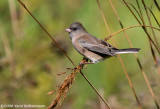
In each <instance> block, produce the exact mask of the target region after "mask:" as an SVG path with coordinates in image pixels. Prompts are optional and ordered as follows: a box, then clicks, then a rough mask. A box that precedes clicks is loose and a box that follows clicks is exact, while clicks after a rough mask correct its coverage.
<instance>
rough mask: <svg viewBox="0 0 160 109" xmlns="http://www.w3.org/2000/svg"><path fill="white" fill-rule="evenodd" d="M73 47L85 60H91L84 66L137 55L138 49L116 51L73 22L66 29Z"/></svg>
mask: <svg viewBox="0 0 160 109" xmlns="http://www.w3.org/2000/svg"><path fill="white" fill-rule="evenodd" d="M66 31H67V32H69V35H70V37H71V40H72V44H73V46H74V47H75V48H76V50H77V51H78V52H79V53H80V54H81V55H83V56H84V57H85V58H87V59H89V60H91V62H86V63H84V64H93V63H97V62H99V61H103V60H104V59H106V58H109V57H112V56H116V55H117V54H122V53H138V51H139V50H140V49H139V48H128V49H117V48H115V47H113V46H112V45H110V44H109V43H107V42H105V41H103V40H100V39H98V38H96V37H94V36H92V35H91V34H89V33H88V32H87V31H86V29H85V28H84V27H83V25H82V24H81V23H79V22H74V23H72V24H71V25H70V27H69V28H68V29H66Z"/></svg>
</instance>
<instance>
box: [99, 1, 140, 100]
mask: <svg viewBox="0 0 160 109" xmlns="http://www.w3.org/2000/svg"><path fill="white" fill-rule="evenodd" d="M97 4H98V6H99V9H100V12H101V15H102V18H103V20H104V22H105V25H106V29H107V31H108V33H109V35H110V33H111V32H110V29H109V26H108V23H107V20H106V19H105V17H104V13H103V11H102V8H101V5H100V3H99V0H97ZM112 42H113V43H114V46H116V44H115V42H114V40H113V39H112ZM118 58H119V60H120V62H121V65H122V67H123V70H124V72H125V74H126V77H127V79H128V82H129V84H130V87H131V89H132V92H133V94H134V96H135V98H136V100H137V99H138V97H137V95H136V93H135V90H134V88H133V85H132V82H131V80H130V77H129V75H128V73H127V71H126V68H125V66H124V64H123V61H122V59H121V56H120V55H118Z"/></svg>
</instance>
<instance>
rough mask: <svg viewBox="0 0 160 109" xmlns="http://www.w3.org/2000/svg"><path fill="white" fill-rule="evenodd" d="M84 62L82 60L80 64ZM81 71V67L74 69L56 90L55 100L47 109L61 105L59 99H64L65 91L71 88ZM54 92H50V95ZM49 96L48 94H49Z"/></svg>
mask: <svg viewBox="0 0 160 109" xmlns="http://www.w3.org/2000/svg"><path fill="white" fill-rule="evenodd" d="M84 62H86V60H82V62H81V63H84ZM81 69H83V65H79V66H78V67H77V68H75V69H74V70H73V72H72V73H71V74H69V75H68V76H67V77H66V78H65V80H64V82H63V84H62V85H60V86H59V88H58V89H57V91H56V93H57V95H56V99H55V100H53V101H52V103H51V105H50V106H49V107H48V109H53V108H55V107H56V106H57V104H58V103H61V98H62V96H63V98H65V96H66V93H67V91H68V90H69V89H70V88H71V85H72V84H73V83H74V80H75V76H76V74H77V73H78V72H80V71H81ZM52 92H54V91H51V94H52ZM49 94H50V92H49Z"/></svg>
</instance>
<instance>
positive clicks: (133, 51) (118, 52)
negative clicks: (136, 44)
mask: <svg viewBox="0 0 160 109" xmlns="http://www.w3.org/2000/svg"><path fill="white" fill-rule="evenodd" d="M139 50H140V49H139V48H127V49H117V50H115V51H114V52H115V54H123V53H138V52H139Z"/></svg>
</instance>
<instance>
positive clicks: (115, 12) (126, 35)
mask: <svg viewBox="0 0 160 109" xmlns="http://www.w3.org/2000/svg"><path fill="white" fill-rule="evenodd" d="M109 3H110V5H111V7H112V9H113V11H114V14H115V16H116V18H117V20H118V22H119V24H120V26H121V28H122V29H123V28H124V26H123V24H122V22H121V20H120V18H119V16H118V14H117V11H116V9H115V7H114V6H113V4H112V1H111V0H109ZM139 16H140V15H139ZM140 17H141V16H140ZM123 32H124V35H125V37H126V38H127V41H128V43H129V45H130V47H131V48H133V45H132V43H131V41H130V39H129V37H128V34H127V33H126V31H123ZM134 55H135V57H136V59H137V60H139V59H138V56H137V54H136V53H134ZM121 61H122V60H121ZM123 67H124V65H123ZM126 75H127V78H129V77H128V74H126ZM129 81H130V79H129ZM129 83H130V86H131V88H132V90H133V93H134V96H135V98H136V101H137V103H138V105H139V108H140V109H142V106H141V103H140V101H139V99H138V97H137V95H136V93H135V90H134V88H133V85H132V84H131V81H130V82H129Z"/></svg>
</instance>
